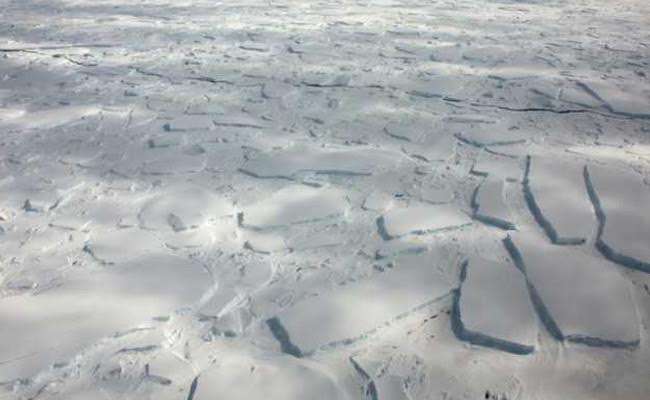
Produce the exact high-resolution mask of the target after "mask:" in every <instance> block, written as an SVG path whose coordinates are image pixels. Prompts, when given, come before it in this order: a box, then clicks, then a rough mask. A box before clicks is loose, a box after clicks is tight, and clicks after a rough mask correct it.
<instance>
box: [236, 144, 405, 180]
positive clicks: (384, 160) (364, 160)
mask: <svg viewBox="0 0 650 400" xmlns="http://www.w3.org/2000/svg"><path fill="white" fill-rule="evenodd" d="M399 160H400V157H399V155H398V154H394V153H390V152H387V151H383V150H379V149H376V148H372V147H365V146H364V147H361V146H360V147H322V148H308V147H301V146H296V147H293V148H290V149H286V150H279V151H275V152H271V153H267V154H264V155H262V156H260V157H259V158H256V159H253V160H249V161H247V162H245V163H244V164H243V165H242V167H241V168H240V169H241V170H242V171H243V172H245V173H247V174H250V175H252V176H255V177H258V178H287V179H291V178H293V177H294V176H295V175H297V174H299V173H316V174H330V175H371V174H372V173H373V172H375V171H377V170H378V169H381V168H387V167H388V166H391V165H394V164H396V163H397V162H398V161H399Z"/></svg>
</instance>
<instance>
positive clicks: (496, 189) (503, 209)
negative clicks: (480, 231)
mask: <svg viewBox="0 0 650 400" xmlns="http://www.w3.org/2000/svg"><path fill="white" fill-rule="evenodd" d="M504 186H505V181H504V180H503V179H498V178H497V179H495V178H488V179H486V180H485V181H484V182H483V183H482V184H481V185H480V186H479V187H478V188H476V191H475V192H474V198H473V200H472V207H473V208H474V218H476V219H478V220H479V221H482V222H485V223H486V224H490V225H494V226H496V227H499V228H501V229H508V230H511V229H515V225H514V223H512V215H511V214H510V210H509V209H508V206H506V204H505V202H504V198H503V190H504Z"/></svg>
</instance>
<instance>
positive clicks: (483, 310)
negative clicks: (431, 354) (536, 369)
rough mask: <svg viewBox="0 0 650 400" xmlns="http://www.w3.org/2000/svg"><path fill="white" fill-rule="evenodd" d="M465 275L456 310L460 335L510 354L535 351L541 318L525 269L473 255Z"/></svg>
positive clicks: (456, 330)
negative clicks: (539, 317)
mask: <svg viewBox="0 0 650 400" xmlns="http://www.w3.org/2000/svg"><path fill="white" fill-rule="evenodd" d="M462 275H463V276H462V278H461V279H463V282H462V283H461V286H460V288H459V289H458V290H457V291H456V293H455V298H454V305H453V309H452V310H453V313H452V328H453V331H454V333H455V334H456V336H457V337H458V338H459V339H460V340H464V341H467V342H470V343H472V344H476V345H480V346H486V347H492V348H495V349H499V350H503V351H507V352H509V353H515V354H528V353H531V352H533V350H534V349H535V340H536V336H537V321H536V318H535V309H534V308H533V305H532V303H531V300H530V297H529V295H528V291H527V290H526V280H525V278H524V275H523V274H522V273H521V271H519V270H518V269H517V268H516V267H515V266H514V265H512V264H510V263H508V262H503V261H502V262H497V261H491V260H486V259H483V258H479V257H473V258H471V259H469V260H467V261H466V262H465V263H464V264H463V272H462Z"/></svg>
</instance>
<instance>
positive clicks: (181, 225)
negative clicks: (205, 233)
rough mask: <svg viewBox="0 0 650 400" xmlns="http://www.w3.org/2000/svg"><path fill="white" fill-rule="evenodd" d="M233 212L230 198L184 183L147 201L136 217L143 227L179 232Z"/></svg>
mask: <svg viewBox="0 0 650 400" xmlns="http://www.w3.org/2000/svg"><path fill="white" fill-rule="evenodd" d="M233 214H234V209H233V206H232V203H231V202H230V201H228V200H226V199H224V198H221V197H218V196H216V195H214V194H213V193H212V192H209V191H207V190H205V189H202V188H200V187H198V186H191V185H186V186H184V187H178V188H175V189H174V190H170V191H167V192H164V193H161V194H158V195H156V196H155V197H153V198H152V199H151V200H149V201H147V202H146V203H145V204H144V205H143V206H142V208H141V209H140V213H139V214H138V220H139V221H140V226H141V227H142V228H144V229H150V230H170V229H171V230H173V231H175V232H179V231H183V230H188V229H194V228H197V227H199V226H201V225H204V224H205V223H206V222H207V221H208V219H210V218H219V217H224V216H227V215H233Z"/></svg>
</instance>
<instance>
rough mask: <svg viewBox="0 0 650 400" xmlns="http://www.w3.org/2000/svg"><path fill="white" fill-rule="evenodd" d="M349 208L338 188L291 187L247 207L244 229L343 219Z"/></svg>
mask: <svg viewBox="0 0 650 400" xmlns="http://www.w3.org/2000/svg"><path fill="white" fill-rule="evenodd" d="M347 207H348V202H347V199H346V197H345V194H344V193H343V192H342V191H340V190H338V189H333V188H312V187H309V186H304V185H291V186H287V187H285V188H283V189H281V190H279V191H277V192H275V193H273V194H272V195H271V196H269V197H268V198H267V199H264V200H261V201H259V202H257V203H255V204H251V205H249V206H246V207H244V208H243V212H242V214H241V217H240V218H241V222H242V226H246V227H255V228H268V227H277V226H287V225H291V224H296V223H301V222H310V221H316V220H320V219H324V218H328V217H334V216H340V215H342V214H343V213H344V212H345V210H346V209H347Z"/></svg>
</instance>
